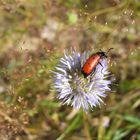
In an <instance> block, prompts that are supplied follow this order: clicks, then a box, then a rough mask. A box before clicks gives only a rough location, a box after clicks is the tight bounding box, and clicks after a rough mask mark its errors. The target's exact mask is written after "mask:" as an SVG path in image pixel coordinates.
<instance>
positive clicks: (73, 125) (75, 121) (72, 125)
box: [56, 112, 81, 140]
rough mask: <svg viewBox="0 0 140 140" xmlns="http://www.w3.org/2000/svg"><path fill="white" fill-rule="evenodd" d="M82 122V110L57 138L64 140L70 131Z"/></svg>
mask: <svg viewBox="0 0 140 140" xmlns="http://www.w3.org/2000/svg"><path fill="white" fill-rule="evenodd" d="M80 123H81V112H79V113H78V114H77V116H76V118H75V119H74V120H73V122H72V123H71V124H70V125H69V126H68V127H67V128H66V130H65V131H64V132H63V133H62V134H61V135H60V136H59V137H58V138H57V139H56V140H63V139H64V138H65V137H66V136H67V135H68V134H69V133H70V132H72V131H73V130H75V129H76V128H77V127H79V124H80Z"/></svg>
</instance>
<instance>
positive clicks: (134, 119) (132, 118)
mask: <svg viewBox="0 0 140 140" xmlns="http://www.w3.org/2000/svg"><path fill="white" fill-rule="evenodd" d="M124 120H126V121H129V122H131V123H134V124H137V125H140V119H139V118H137V117H136V116H131V115H127V116H124Z"/></svg>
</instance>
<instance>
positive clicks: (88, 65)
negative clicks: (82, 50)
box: [82, 48, 113, 78]
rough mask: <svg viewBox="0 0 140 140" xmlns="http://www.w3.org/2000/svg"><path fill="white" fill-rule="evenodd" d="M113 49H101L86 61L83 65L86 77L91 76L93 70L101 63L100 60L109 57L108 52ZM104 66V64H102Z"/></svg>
mask: <svg viewBox="0 0 140 140" xmlns="http://www.w3.org/2000/svg"><path fill="white" fill-rule="evenodd" d="M111 49H113V48H110V49H109V50H108V51H107V52H103V51H102V50H101V49H100V51H99V52H97V53H95V54H92V55H91V56H90V57H89V58H88V59H87V60H86V62H85V64H84V65H83V67H82V74H83V75H84V77H85V78H86V77H87V76H89V75H90V74H91V73H92V72H94V71H95V70H96V66H97V65H98V64H100V65H101V66H102V64H101V62H100V60H101V59H104V58H107V57H108V56H107V54H108V52H109V51H110V50H111ZM102 67H103V66H102Z"/></svg>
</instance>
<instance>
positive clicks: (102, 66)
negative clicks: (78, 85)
mask: <svg viewBox="0 0 140 140" xmlns="http://www.w3.org/2000/svg"><path fill="white" fill-rule="evenodd" d="M99 64H100V65H101V67H102V70H101V73H102V74H103V68H104V67H103V65H102V63H101V62H99Z"/></svg>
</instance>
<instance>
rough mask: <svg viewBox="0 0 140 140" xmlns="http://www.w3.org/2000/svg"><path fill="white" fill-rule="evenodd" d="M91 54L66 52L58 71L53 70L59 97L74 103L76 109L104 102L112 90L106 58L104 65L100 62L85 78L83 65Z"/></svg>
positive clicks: (68, 103)
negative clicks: (68, 53)
mask: <svg viewBox="0 0 140 140" xmlns="http://www.w3.org/2000/svg"><path fill="white" fill-rule="evenodd" d="M89 55H90V53H89V52H84V53H83V54H80V53H77V52H75V51H73V52H72V53H71V55H67V54H65V55H64V57H63V58H61V59H60V63H59V64H58V66H57V67H56V72H53V73H54V87H55V89H56V91H57V92H58V96H57V97H58V98H59V99H60V100H62V102H63V103H64V104H67V105H72V106H73V107H74V108H75V109H80V108H83V109H84V111H87V110H88V109H89V108H91V109H92V108H93V107H96V106H97V105H100V103H101V102H102V103H103V101H102V97H103V98H104V97H106V94H105V92H106V91H110V90H111V89H110V88H109V85H110V84H111V81H110V80H107V79H106V78H107V77H108V76H109V71H108V63H107V60H106V59H103V60H101V61H100V63H101V64H102V66H103V67H102V66H101V65H99V64H98V65H97V66H96V70H95V72H94V73H92V74H90V75H89V76H88V77H87V78H84V76H83V74H82V66H83V65H84V63H85V62H86V60H87V58H88V57H89Z"/></svg>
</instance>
